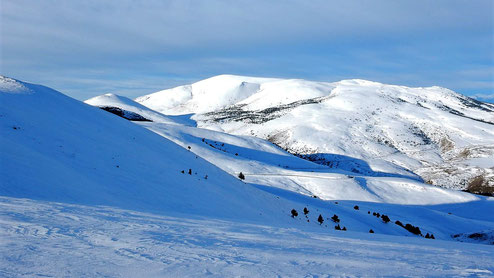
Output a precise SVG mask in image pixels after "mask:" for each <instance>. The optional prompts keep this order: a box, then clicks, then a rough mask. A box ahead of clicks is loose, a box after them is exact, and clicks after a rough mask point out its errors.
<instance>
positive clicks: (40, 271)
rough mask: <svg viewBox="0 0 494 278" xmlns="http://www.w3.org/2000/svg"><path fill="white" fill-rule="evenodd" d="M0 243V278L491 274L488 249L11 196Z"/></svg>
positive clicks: (493, 266)
mask: <svg viewBox="0 0 494 278" xmlns="http://www.w3.org/2000/svg"><path fill="white" fill-rule="evenodd" d="M342 234H343V235H344V236H343V235H342ZM0 238H1V239H2V240H0V276H5V277H25V276H29V277H33V276H36V277H38V276H42V277H53V276H55V277H68V276H70V277H203V276H208V277H225V276H228V277H328V276H338V277H349V276H350V277H353V276H357V277H362V276H366V277H368V276H373V277H375V276H379V277H380V276H393V277H403V276H405V277H409V276H417V277H425V276H427V277H431V276H432V277H443V276H448V277H492V276H493V275H494V260H493V258H494V248H493V247H492V246H487V245H480V244H467V243H459V242H451V241H448V242H446V241H441V240H424V239H420V238H410V237H397V236H383V235H378V234H368V233H367V234H362V233H355V232H351V231H347V232H342V231H334V230H333V231H327V229H325V228H324V227H320V226H317V227H315V228H314V229H313V230H310V231H309V230H302V229H296V228H295V229H294V228H291V229H282V228H277V227H273V226H269V225H252V224H245V223H239V222H232V221H218V220H214V219H183V218H177V217H170V216H162V215H156V214H145V213H139V212H136V211H127V210H119V209H115V208H108V207H87V206H80V205H67V204H56V203H48V202H38V201H29V200H21V199H11V198H0Z"/></svg>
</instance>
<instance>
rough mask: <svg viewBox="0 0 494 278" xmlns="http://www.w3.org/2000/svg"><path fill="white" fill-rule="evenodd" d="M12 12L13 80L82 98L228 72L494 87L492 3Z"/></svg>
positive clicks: (9, 64)
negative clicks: (47, 87) (52, 88)
mask: <svg viewBox="0 0 494 278" xmlns="http://www.w3.org/2000/svg"><path fill="white" fill-rule="evenodd" d="M0 5H1V7H0V20H1V22H0V23H1V24H0V28H1V32H0V39H1V49H0V56H1V57H0V58H1V59H0V63H1V64H0V66H1V67H0V70H1V73H2V74H5V75H10V76H13V77H16V78H19V79H27V80H29V81H33V82H38V83H44V84H48V85H50V86H53V87H55V88H57V89H60V90H65V91H64V92H66V93H69V94H70V95H72V96H75V97H78V98H84V97H86V96H91V95H94V94H98V93H101V90H103V89H104V90H106V91H112V92H113V91H117V90H118V91H120V92H124V93H125V94H129V95H133V94H136V93H138V91H139V88H137V87H138V86H142V91H146V93H147V90H151V89H153V88H159V89H162V87H160V86H165V87H170V86H173V85H177V83H179V82H190V81H193V80H197V79H200V78H205V77H209V76H212V75H216V74H222V73H234V74H247V75H265V76H277V77H298V78H307V79H319V80H320V79H325V80H327V81H334V80H337V79H341V78H357V77H358V78H366V79H375V80H377V81H384V82H394V80H397V81H399V82H401V83H404V84H409V85H417V86H418V85H424V86H426V85H430V84H433V85H441V86H445V87H449V88H452V89H457V90H458V89H461V90H466V91H469V90H472V91H474V92H483V91H482V90H491V89H492V72H493V68H492V66H489V65H492V63H493V62H494V57H493V55H494V54H493V53H492V48H494V44H493V24H494V22H493V16H492V9H493V8H494V6H493V5H494V3H493V2H492V1H490V0H487V1H484V0H478V1H457V0H448V1H425V0H417V1H363V0H362V1H323V0H315V1H298V0H289V1H281V0H275V1H261V0H257V1H248V0H240V1H227V0H208V1H199V0H177V1H158V0H151V1H141V2H137V1H131V0H119V1H99V0H98V1H97V0H88V1H61V0H46V1H34V0H3V1H1V3H0ZM486 65H487V66H486ZM84 80H86V81H84ZM459 80H461V83H463V85H462V86H463V87H461V86H460V84H459V83H460V82H459ZM489 83H490V84H489ZM467 84H470V85H468V86H471V87H468V86H466V85H467ZM125 86H129V87H128V88H127V89H125V88H124V87H125ZM479 86H480V87H479Z"/></svg>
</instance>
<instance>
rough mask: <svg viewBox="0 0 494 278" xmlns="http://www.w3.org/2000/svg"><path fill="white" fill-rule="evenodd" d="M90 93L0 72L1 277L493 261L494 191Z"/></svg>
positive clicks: (459, 271)
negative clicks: (324, 161) (309, 150)
mask: <svg viewBox="0 0 494 278" xmlns="http://www.w3.org/2000/svg"><path fill="white" fill-rule="evenodd" d="M94 100H97V101H94ZM93 101H94V102H93V104H94V105H96V106H98V107H100V108H103V109H99V108H95V107H91V106H89V105H87V104H84V103H81V102H79V101H77V100H74V99H71V98H69V97H67V96H65V95H63V94H61V93H60V92H57V91H55V90H53V89H50V88H47V87H44V86H40V85H34V84H29V83H25V82H22V81H18V80H15V79H11V78H7V77H1V78H0V111H1V112H0V132H1V134H2V136H1V137H0V153H1V156H0V208H1V209H0V238H1V239H2V240H1V241H0V275H1V276H7V277H12V276H102V275H106V276H135V275H138V274H143V273H144V274H145V275H147V276H162V275H175V276H197V275H207V274H213V275H221V274H231V275H245V274H246V273H254V274H256V275H259V276H263V275H268V276H269V275H270V274H273V273H282V274H283V273H284V274H287V275H289V273H292V274H293V273H296V274H300V275H304V274H307V273H314V274H322V273H329V272H328V268H330V269H331V271H330V273H332V274H334V275H348V273H350V274H352V275H359V274H363V273H380V274H388V275H403V274H405V273H410V272H411V271H415V272H416V273H423V274H425V273H428V274H430V273H436V274H451V275H464V274H492V273H494V265H493V264H492V260H491V258H492V256H493V253H492V252H491V250H490V249H487V248H486V247H487V246H485V245H484V244H492V240H491V234H492V231H493V230H494V221H493V219H492V216H491V213H490V212H491V211H492V210H493V209H494V202H493V201H492V200H493V198H487V197H482V196H476V195H472V194H469V193H465V192H459V191H453V190H448V189H442V188H438V187H434V186H430V185H427V184H423V183H421V182H420V181H418V180H417V177H416V176H415V175H413V174H408V175H398V174H394V175H390V173H371V174H370V175H369V174H366V173H353V172H349V171H346V170H342V169H337V168H329V167H326V166H323V165H320V164H316V163H313V162H310V161H308V160H306V159H302V158H299V157H296V156H293V155H291V154H290V153H288V152H286V151H285V150H283V149H280V148H279V147H277V146H276V145H274V144H272V143H271V142H269V141H266V140H263V139H259V138H255V137H252V136H238V135H232V134H226V133H223V132H219V131H215V130H207V129H201V128H196V127H194V126H191V125H184V124H180V123H179V122H176V121H174V119H178V120H184V119H186V117H177V118H173V117H168V116H165V115H162V114H160V113H158V112H154V111H152V110H150V109H147V108H143V107H141V106H140V105H139V104H137V103H136V102H133V101H131V100H128V99H125V98H123V97H119V96H116V95H106V96H103V97H100V98H96V99H93ZM107 107H111V108H115V109H117V108H118V109H120V111H123V113H114V112H115V111H118V110H112V111H108V110H107V109H105V108H107ZM104 110H106V111H104ZM107 111H108V112H111V113H108V112H107ZM127 112H132V113H134V114H135V115H133V114H131V115H132V117H128V116H129V113H127ZM138 113H141V114H142V115H141V114H138ZM136 115H137V119H138V120H137V121H129V120H135V119H136V118H134V117H135V116H136ZM143 115H146V116H147V117H149V119H148V120H150V121H141V120H139V119H140V117H144V116H143ZM152 117H153V118H152ZM169 119H172V120H169ZM186 123H190V122H186ZM189 169H190V171H189ZM239 171H244V172H245V176H246V178H245V180H244V181H241V180H239V179H238V178H237V175H238V172H239ZM316 194H318V195H319V197H316V196H314V195H316ZM305 209H307V210H306V211H304V210H305ZM294 212H295V213H294ZM371 231H372V232H371ZM429 235H434V239H430V238H428V237H429ZM446 241H447V242H446ZM456 241H468V242H475V243H484V244H469V243H460V242H456ZM328 250H331V254H333V255H331V256H329V257H328V253H327V252H328ZM369 250H374V251H372V254H369ZM427 254H433V257H434V260H431V259H430V258H431V256H432V255H427ZM336 258H338V260H336ZM452 258H455V259H452ZM74 262H76V263H74ZM387 262H389V263H396V262H401V265H402V266H403V268H401V270H397V269H396V268H390V267H387V266H386V265H387V264H386V263H387ZM431 262H433V263H431ZM376 264H379V265H381V266H379V267H376ZM130 265H132V269H130V268H129V266H130ZM253 266H255V267H253ZM437 266H440V267H439V268H438V267H437ZM136 269H137V270H138V271H139V273H138V274H135V275H133V274H134V273H135V272H133V271H136Z"/></svg>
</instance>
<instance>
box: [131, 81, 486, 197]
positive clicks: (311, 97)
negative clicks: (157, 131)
mask: <svg viewBox="0 0 494 278" xmlns="http://www.w3.org/2000/svg"><path fill="white" fill-rule="evenodd" d="M247 83H248V84H250V85H249V87H248V89H245V86H243V85H242V84H247ZM256 84H257V85H256ZM177 91H187V92H188V93H187V94H188V95H187V98H183V99H177V98H176V95H177ZM136 101H137V102H139V103H141V104H143V105H145V106H147V107H150V108H151V109H154V110H156V111H159V112H161V113H164V114H173V115H180V114H186V115H190V114H194V115H193V116H192V119H193V120H196V121H197V125H198V126H199V127H202V128H206V129H212V130H217V131H223V132H226V133H229V134H235V135H251V136H256V137H258V138H262V139H268V140H269V141H271V142H274V143H276V144H278V145H279V146H281V147H282V148H284V149H287V150H289V151H290V152H291V153H296V154H301V155H317V156H318V158H319V160H320V161H321V162H328V161H335V158H334V156H335V155H337V156H344V157H346V158H348V159H351V160H353V162H352V163H339V164H338V165H336V166H334V167H337V168H340V169H343V170H347V171H352V170H355V171H359V172H366V171H367V172H368V168H370V169H372V171H374V172H386V173H393V174H399V175H412V174H411V172H414V173H417V174H420V176H421V178H422V179H423V180H425V181H429V182H431V183H433V184H434V185H439V186H443V187H446V188H455V189H465V188H466V187H467V186H468V184H469V182H470V181H471V180H472V179H473V178H475V177H477V176H479V175H482V176H484V177H486V180H488V181H489V183H491V184H492V185H491V186H494V178H492V177H494V171H493V169H492V168H491V167H485V166H484V165H485V164H484V163H482V164H479V163H477V162H475V161H470V160H465V161H463V160H462V159H458V158H457V159H453V156H454V154H458V153H461V152H462V151H465V150H469V149H471V148H476V149H482V148H488V146H492V145H493V144H494V128H493V126H494V106H492V105H490V104H487V103H482V102H478V101H475V100H473V99H470V98H468V97H466V96H462V95H460V94H458V93H455V92H453V91H451V90H448V89H445V88H441V87H427V88H420V87H419V88H410V87H405V86H395V85H386V84H382V83H378V82H371V81H366V80H359V79H355V80H343V81H339V82H333V83H327V82H313V81H307V80H300V79H264V78H253V77H242V76H231V75H221V76H217V77H212V78H209V79H206V80H203V81H199V82H197V83H194V84H191V85H185V86H180V87H177V88H173V89H169V90H163V91H160V92H157V93H154V94H151V95H146V96H142V97H139V98H137V99H136ZM484 157H486V159H490V160H492V161H494V152H492V153H490V154H488V155H486V156H484ZM348 159H347V160H348ZM362 161H363V162H364V163H362ZM470 162H472V163H470ZM443 165H448V167H447V168H444V167H442V166H443ZM366 169H367V170H366ZM439 172H440V173H439Z"/></svg>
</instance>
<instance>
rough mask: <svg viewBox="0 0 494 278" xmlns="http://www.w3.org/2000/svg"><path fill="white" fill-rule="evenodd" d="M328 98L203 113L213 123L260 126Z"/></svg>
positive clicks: (237, 106) (239, 106) (232, 107)
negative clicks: (261, 107)
mask: <svg viewBox="0 0 494 278" xmlns="http://www.w3.org/2000/svg"><path fill="white" fill-rule="evenodd" d="M328 98H329V97H328V96H324V97H317V98H311V99H304V100H299V101H295V102H292V103H289V104H283V105H279V106H274V107H269V108H265V109H261V110H252V111H249V110H244V109H243V107H245V106H246V105H245V104H241V105H232V106H230V107H228V108H224V109H221V110H218V111H214V112H209V113H205V114H204V116H206V117H207V118H208V119H209V120H211V121H215V122H224V121H234V122H246V123H251V124H262V123H265V122H268V121H271V120H274V119H276V118H279V117H281V116H283V115H285V114H286V113H287V112H288V111H290V110H292V109H293V108H296V107H298V106H301V105H307V104H315V103H321V102H322V101H324V100H326V99H328Z"/></svg>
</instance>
